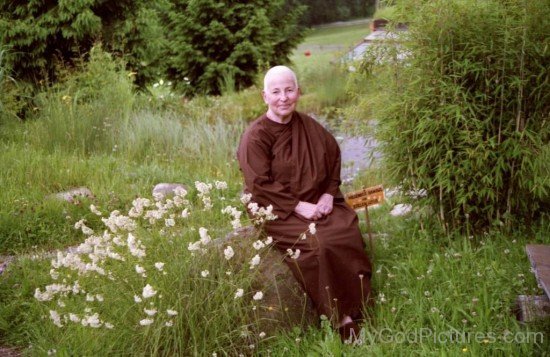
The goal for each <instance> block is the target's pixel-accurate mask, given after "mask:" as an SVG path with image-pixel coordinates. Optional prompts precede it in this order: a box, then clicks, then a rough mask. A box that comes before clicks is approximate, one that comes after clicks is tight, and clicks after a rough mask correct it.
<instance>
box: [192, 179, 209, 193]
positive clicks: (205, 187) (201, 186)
mask: <svg viewBox="0 0 550 357" xmlns="http://www.w3.org/2000/svg"><path fill="white" fill-rule="evenodd" d="M195 188H196V189H197V191H199V196H204V195H208V194H209V193H210V190H211V189H212V184H211V183H208V184H207V183H204V182H200V181H195Z"/></svg>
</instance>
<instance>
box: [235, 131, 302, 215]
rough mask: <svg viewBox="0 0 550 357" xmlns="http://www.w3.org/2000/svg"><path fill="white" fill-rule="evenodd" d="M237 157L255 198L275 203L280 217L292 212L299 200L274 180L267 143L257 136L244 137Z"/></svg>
mask: <svg viewBox="0 0 550 357" xmlns="http://www.w3.org/2000/svg"><path fill="white" fill-rule="evenodd" d="M237 159H238V160H239V166H240V168H241V171H242V173H243V176H244V180H245V184H246V187H247V188H248V190H249V191H250V193H251V194H252V198H253V200H254V201H255V202H257V203H258V204H259V205H261V206H264V207H267V206H269V205H273V213H274V214H276V215H277V216H278V217H279V218H280V219H286V218H287V217H288V216H289V215H290V214H292V212H293V211H294V208H295V207H296V205H297V204H298V202H299V200H298V199H297V198H296V197H294V196H293V195H292V194H291V192H290V190H289V189H288V188H285V186H283V185H282V184H281V183H279V182H277V181H275V180H273V177H272V175H271V154H270V151H269V148H268V147H267V145H266V144H265V143H262V142H261V141H260V140H258V139H255V138H250V137H248V136H247V137H243V140H242V142H241V145H240V146H239V150H238V152H237Z"/></svg>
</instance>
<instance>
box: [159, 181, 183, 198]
mask: <svg viewBox="0 0 550 357" xmlns="http://www.w3.org/2000/svg"><path fill="white" fill-rule="evenodd" d="M178 187H181V188H183V189H185V190H186V191H187V187H186V186H185V185H183V184H181V183H165V182H163V183H159V184H157V185H156V186H155V187H154V188H153V195H155V194H158V193H161V194H162V195H163V196H165V197H168V196H173V195H174V191H175V189H177V188H178Z"/></svg>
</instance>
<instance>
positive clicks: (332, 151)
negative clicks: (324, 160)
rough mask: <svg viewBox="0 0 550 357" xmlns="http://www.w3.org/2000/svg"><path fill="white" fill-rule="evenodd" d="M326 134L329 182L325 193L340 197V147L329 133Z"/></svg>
mask: <svg viewBox="0 0 550 357" xmlns="http://www.w3.org/2000/svg"><path fill="white" fill-rule="evenodd" d="M326 136H327V139H326V140H327V149H328V152H329V155H328V157H329V160H330V165H331V166H329V173H330V174H329V182H328V185H327V190H326V192H325V193H328V194H331V195H332V196H333V197H335V198H336V197H340V196H341V195H340V184H341V183H342V181H341V179H340V169H341V165H342V158H341V153H340V147H339V146H338V143H337V142H336V139H334V137H333V136H332V134H330V133H328V132H327V133H326Z"/></svg>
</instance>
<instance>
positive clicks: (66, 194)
mask: <svg viewBox="0 0 550 357" xmlns="http://www.w3.org/2000/svg"><path fill="white" fill-rule="evenodd" d="M50 197H53V198H55V199H58V200H62V201H67V202H70V203H75V202H76V201H77V200H78V199H79V198H94V195H93V193H92V191H91V190H90V189H89V188H87V187H77V188H72V189H70V190H67V191H63V192H59V193H55V194H53V195H51V196H50Z"/></svg>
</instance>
